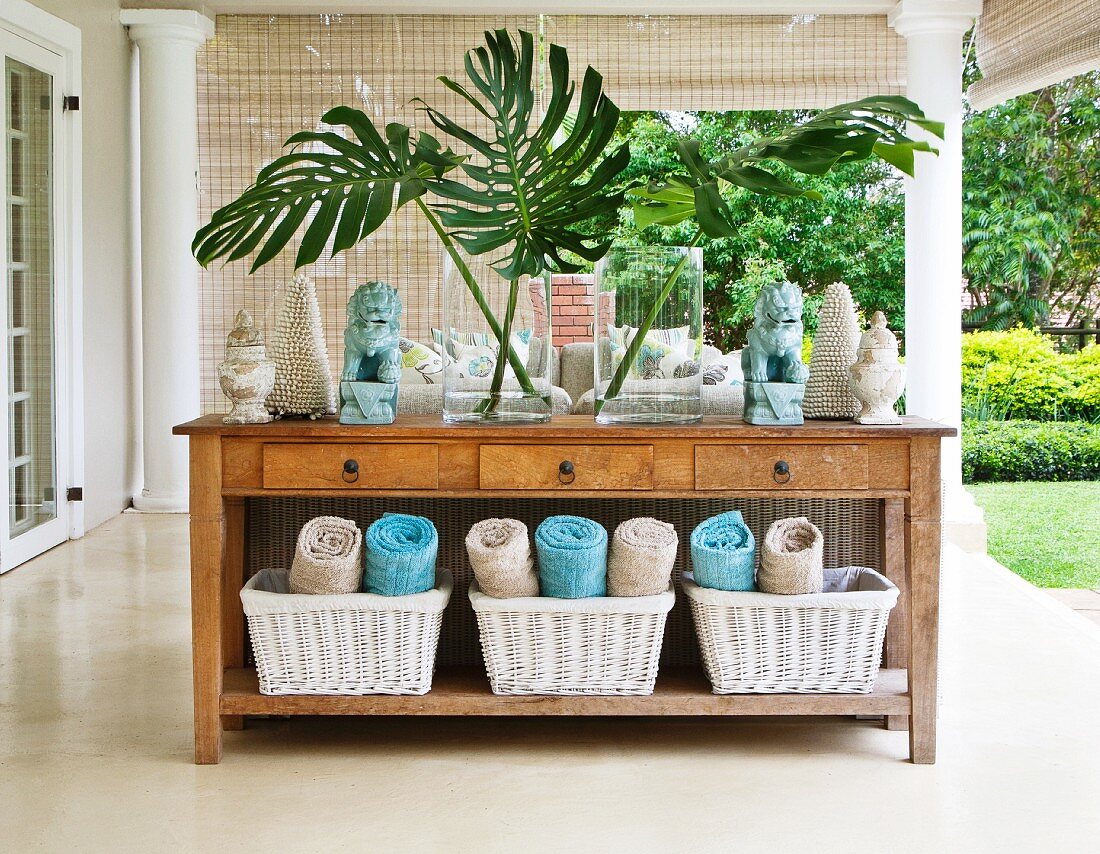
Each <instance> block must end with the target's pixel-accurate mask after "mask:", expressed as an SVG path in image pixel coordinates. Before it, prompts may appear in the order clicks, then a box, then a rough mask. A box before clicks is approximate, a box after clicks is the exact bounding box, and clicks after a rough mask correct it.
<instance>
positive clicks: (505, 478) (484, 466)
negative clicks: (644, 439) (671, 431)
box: [480, 445, 653, 491]
mask: <svg viewBox="0 0 1100 854" xmlns="http://www.w3.org/2000/svg"><path fill="white" fill-rule="evenodd" d="M480 473H481V488H482V489H560V490H563V491H564V490H574V491H575V490H582V491H584V490H604V489H608V490H610V489H653V446H652V445H482V446H481V462H480Z"/></svg>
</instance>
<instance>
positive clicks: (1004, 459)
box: [962, 421, 1100, 483]
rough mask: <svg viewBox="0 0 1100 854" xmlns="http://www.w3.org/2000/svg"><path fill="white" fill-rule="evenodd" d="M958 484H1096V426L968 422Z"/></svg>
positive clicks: (1099, 452)
mask: <svg viewBox="0 0 1100 854" xmlns="http://www.w3.org/2000/svg"><path fill="white" fill-rule="evenodd" d="M962 457H963V480H964V481H965V482H967V483H977V482H981V481H996V480H1100V426H1098V425H1095V424H1084V423H1082V422H1079V421H1076V422H1075V421H1063V422H1058V423H1053V422H1038V421H967V422H966V423H965V424H964V425H963V431H962Z"/></svg>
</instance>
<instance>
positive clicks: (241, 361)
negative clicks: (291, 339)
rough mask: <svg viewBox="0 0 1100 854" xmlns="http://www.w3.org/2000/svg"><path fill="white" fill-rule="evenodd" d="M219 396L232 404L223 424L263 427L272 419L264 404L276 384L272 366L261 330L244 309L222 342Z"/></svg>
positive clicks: (238, 314)
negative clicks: (226, 398)
mask: <svg viewBox="0 0 1100 854" xmlns="http://www.w3.org/2000/svg"><path fill="white" fill-rule="evenodd" d="M218 380H219V381H220V382H221V387H222V393H223V394H225V396H226V397H228V398H229V399H230V400H231V401H232V402H233V411H232V412H230V413H229V414H228V415H227V416H225V418H223V419H222V422H223V423H225V424H266V423H267V422H268V421H271V420H272V416H271V414H270V413H269V412H268V411H267V407H266V406H265V405H264V401H265V400H266V399H267V396H268V395H269V394H270V393H271V389H272V387H273V386H274V385H275V363H274V362H273V361H271V360H270V359H269V358H267V349H266V348H265V347H264V339H263V336H262V335H261V334H260V330H259V329H257V328H256V326H255V325H254V324H253V322H252V315H250V314H249V313H248V312H247V311H245V310H244V309H243V308H242V309H241V310H240V311H238V312H237V317H236V320H235V321H234V324H233V330H232V331H231V332H230V333H229V335H227V336H226V339H225V361H224V362H222V363H221V364H220V365H218Z"/></svg>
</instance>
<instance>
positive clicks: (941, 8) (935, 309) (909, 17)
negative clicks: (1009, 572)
mask: <svg viewBox="0 0 1100 854" xmlns="http://www.w3.org/2000/svg"><path fill="white" fill-rule="evenodd" d="M981 5H982V4H981V0H901V2H900V3H898V5H897V6H896V7H895V8H894V10H893V11H892V12H891V13H890V16H889V21H890V25H891V26H892V27H893V28H894V29H895V30H896V31H897V33H898V34H899V35H901V36H903V37H904V38H905V42H906V48H907V55H908V62H907V73H906V80H907V83H906V88H907V94H908V97H909V98H910V99H911V100H913V101H915V102H916V103H917V104H918V105H919V106H920V108H921V109H922V110H924V112H925V114H926V115H927V116H928V117H929V118H932V119H935V120H938V121H942V122H944V124H945V125H946V133H945V135H944V137H945V138H944V139H943V140H938V139H936V138H934V137H932V136H931V135H930V134H927V133H925V132H924V131H921V130H920V129H919V128H912V131H913V134H912V135H913V136H914V138H922V137H923V138H927V139H929V140H930V141H931V142H932V143H933V145H935V147H936V148H938V149H939V156H938V157H935V156H928V155H918V157H917V169H916V172H917V177H916V178H915V179H908V180H907V181H906V184H905V363H906V368H907V372H908V381H907V384H906V393H905V400H906V411H907V412H909V413H910V414H912V415H920V416H923V417H925V418H932V419H934V420H936V421H941V422H943V423H945V424H950V425H952V426H953V427H956V428H958V427H960V426H961V421H962V389H961V386H962V331H961V316H960V315H961V291H962V116H963V107H962V50H963V45H962V39H963V35H964V34H965V33H966V31H967V30H968V29H970V27H971V25H972V24H973V23H974V19H975V17H976V16H977V15H978V14H979V13H980V12H981ZM942 461H943V480H944V521H945V523H946V524H947V529H948V535H949V536H950V537H952V539H956V540H957V541H959V542H960V544H961V545H964V546H965V547H968V548H973V549H980V550H983V551H984V548H985V529H984V523H983V521H982V516H981V510H980V509H979V508H978V507H977V506H976V505H975V504H974V501H973V499H972V498H971V497H970V495H969V494H968V493H967V492H966V491H965V490H964V489H963V486H962V451H961V445H960V441H959V439H958V438H955V439H945V440H944V442H943V458H942Z"/></svg>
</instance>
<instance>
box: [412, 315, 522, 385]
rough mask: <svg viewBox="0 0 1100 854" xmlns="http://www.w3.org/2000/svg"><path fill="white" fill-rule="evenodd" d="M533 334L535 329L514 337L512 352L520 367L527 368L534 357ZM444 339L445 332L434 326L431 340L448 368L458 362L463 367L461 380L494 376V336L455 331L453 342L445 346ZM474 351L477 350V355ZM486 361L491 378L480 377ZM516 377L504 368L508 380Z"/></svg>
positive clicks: (459, 371) (453, 332) (506, 367)
mask: <svg viewBox="0 0 1100 854" xmlns="http://www.w3.org/2000/svg"><path fill="white" fill-rule="evenodd" d="M533 332H534V330H532V329H520V330H518V331H517V332H513V333H512V338H511V343H512V349H513V350H515V351H516V356H517V357H519V361H520V364H522V365H525V366H526V365H527V360H528V358H529V357H530V353H531V336H532V334H533ZM444 338H445V333H444V331H443V330H442V329H436V328H435V327H434V326H433V327H432V340H433V341H434V342H435V349H436V352H437V353H439V355H440V356H442V357H443V358H444V360H445V361H446V364H447V367H448V368H450V366H451V365H452V364H453V363H456V362H461V363H462V364H460V365H459V367H458V369H457V370H458V376H460V377H470V376H476V377H480V376H492V374H493V369H494V368H495V367H496V361H497V343H496V339H495V338H493V337H492V335H490V334H489V333H488V332H456V331H453V330H452V332H451V336H450V341H449V342H447V343H444ZM459 348H462V353H463V355H461V356H460V355H459ZM471 348H478V349H477V350H476V351H475V350H473V349H471ZM485 359H489V360H490V362H491V365H490V367H489V372H488V374H482V373H480V371H483V370H484V369H485V361H484V360H485ZM471 371H477V373H471ZM515 375H516V373H515V371H513V370H512V366H511V365H510V364H509V365H507V366H505V368H504V376H505V378H508V377H515Z"/></svg>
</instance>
